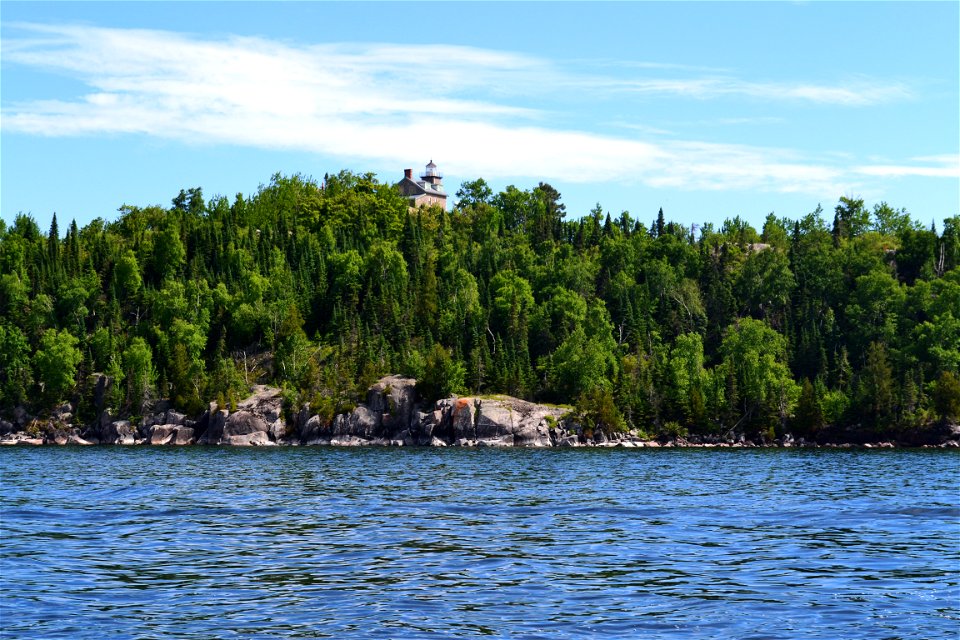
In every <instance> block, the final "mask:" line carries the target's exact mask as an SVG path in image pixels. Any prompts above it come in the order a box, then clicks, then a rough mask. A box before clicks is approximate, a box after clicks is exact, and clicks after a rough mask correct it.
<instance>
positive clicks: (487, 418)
mask: <svg viewBox="0 0 960 640" xmlns="http://www.w3.org/2000/svg"><path fill="white" fill-rule="evenodd" d="M288 409H289V408H288ZM14 414H15V422H13V423H12V422H9V421H6V420H0V446H65V445H77V446H93V445H119V446H250V447H278V446H279V447H299V446H331V447H365V446H383V447H468V448H512V447H520V448H577V447H584V448H597V449H600V448H622V449H672V448H676V449H694V448H697V449H712V448H717V449H750V448H776V449H787V448H798V449H821V448H822V449H922V448H925V449H935V448H941V449H956V448H960V424H949V423H946V422H942V423H935V424H932V425H927V426H926V427H922V428H913V429H903V430H901V431H900V433H899V434H897V435H896V436H893V437H892V436H891V435H890V434H884V435H882V436H881V434H873V433H871V432H870V431H868V430H864V429H862V428H861V429H858V430H845V431H843V430H839V429H829V428H827V429H824V430H821V431H820V432H819V433H818V434H817V435H816V437H812V438H809V439H806V438H804V437H796V438H795V437H794V436H793V435H791V434H790V433H786V434H784V435H782V436H781V437H779V438H776V439H770V438H767V437H760V438H756V439H750V438H747V437H746V436H745V434H742V433H741V434H737V435H733V434H729V435H726V436H719V435H716V434H714V435H690V436H687V435H674V436H661V437H651V436H649V435H648V434H646V433H643V432H641V431H636V430H634V431H627V432H606V431H604V430H603V429H601V428H594V427H592V426H590V425H584V424H582V423H581V422H579V421H578V418H577V416H576V415H575V414H574V413H573V412H572V411H571V410H570V408H568V407H561V406H556V405H545V404H536V403H533V402H527V401H525V400H520V399H518V398H512V397H510V396H476V397H474V396H467V397H460V396H452V397H449V398H443V399H441V400H438V401H436V402H434V403H423V402H421V401H420V400H419V398H418V397H417V393H416V380H415V379H413V378H405V377H402V376H396V375H394V376H386V377H384V378H381V379H380V380H379V381H377V382H376V383H375V384H374V385H372V386H371V387H370V388H369V389H368V391H367V396H366V401H365V402H361V403H359V404H358V405H357V406H356V407H355V408H354V409H353V410H352V411H350V412H348V413H342V414H338V415H335V416H334V417H333V418H331V419H328V420H324V419H322V418H321V416H319V415H317V414H316V413H314V412H312V411H311V410H310V406H309V405H304V406H302V407H300V409H299V411H297V412H296V414H294V415H293V416H292V419H288V418H290V417H291V414H290V412H289V411H287V412H286V416H287V417H285V412H284V407H283V401H282V397H281V391H280V389H278V388H276V387H269V386H264V385H255V386H254V387H253V388H252V389H251V394H250V395H249V396H248V397H247V398H246V399H244V400H243V401H241V402H239V403H237V405H236V407H234V409H233V410H232V411H230V410H227V409H221V408H220V407H219V406H218V405H217V403H215V402H211V403H210V404H209V405H208V407H207V410H206V411H204V412H203V414H201V415H199V416H194V417H190V416H187V415H186V414H184V413H181V412H179V411H177V410H176V409H175V408H174V407H172V406H171V405H170V403H169V402H168V401H159V402H157V403H155V404H154V406H153V407H152V409H151V411H149V412H145V415H144V416H143V417H142V418H140V419H139V420H136V424H135V423H133V422H131V420H129V419H125V418H122V417H120V416H115V415H113V413H112V411H111V410H110V409H109V408H101V409H100V410H99V412H98V417H97V419H96V420H94V421H93V422H92V423H90V424H76V422H77V421H76V419H75V416H74V414H73V407H72V406H71V405H69V404H66V405H63V406H61V407H59V408H58V409H57V410H56V411H55V412H54V413H53V415H51V416H50V417H49V418H44V419H38V418H34V417H31V416H29V415H28V414H27V413H26V411H25V410H23V409H22V408H18V409H17V410H15V411H14ZM871 436H875V437H871Z"/></svg>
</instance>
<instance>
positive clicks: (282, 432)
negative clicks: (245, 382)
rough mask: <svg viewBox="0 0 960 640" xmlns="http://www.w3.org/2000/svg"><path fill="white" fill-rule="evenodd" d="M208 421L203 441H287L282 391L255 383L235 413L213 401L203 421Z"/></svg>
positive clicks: (265, 443)
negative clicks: (223, 408) (250, 392)
mask: <svg viewBox="0 0 960 640" xmlns="http://www.w3.org/2000/svg"><path fill="white" fill-rule="evenodd" d="M204 421H206V423H207V424H206V429H205V430H204V434H203V436H202V437H201V439H200V441H199V442H200V443H202V444H226V445H234V446H271V445H275V444H277V443H279V442H281V441H283V440H284V439H285V437H286V432H287V425H286V423H285V422H284V420H283V406H282V398H281V397H280V390H279V389H277V388H275V387H267V386H263V385H257V386H255V387H254V388H253V393H252V394H251V395H250V396H249V397H248V398H247V399H245V400H243V401H242V402H240V403H239V404H238V405H237V410H236V411H234V412H233V413H230V412H228V411H226V410H221V409H218V408H217V406H216V404H215V403H213V404H211V406H210V408H209V409H208V410H207V413H206V414H205V415H204V416H203V418H201V420H200V422H204Z"/></svg>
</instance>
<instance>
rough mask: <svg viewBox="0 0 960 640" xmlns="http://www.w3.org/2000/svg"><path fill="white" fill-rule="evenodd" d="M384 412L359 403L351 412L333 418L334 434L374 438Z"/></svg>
mask: <svg viewBox="0 0 960 640" xmlns="http://www.w3.org/2000/svg"><path fill="white" fill-rule="evenodd" d="M382 418H383V414H380V413H375V412H374V411H372V410H371V409H370V408H369V407H367V406H366V405H363V404H361V405H359V406H358V407H357V408H356V409H354V410H353V411H351V412H350V413H346V414H340V415H338V416H337V417H336V418H334V419H333V435H334V436H335V437H339V436H353V437H356V438H365V439H372V438H374V437H375V436H376V435H377V431H378V429H379V427H380V424H381V420H382Z"/></svg>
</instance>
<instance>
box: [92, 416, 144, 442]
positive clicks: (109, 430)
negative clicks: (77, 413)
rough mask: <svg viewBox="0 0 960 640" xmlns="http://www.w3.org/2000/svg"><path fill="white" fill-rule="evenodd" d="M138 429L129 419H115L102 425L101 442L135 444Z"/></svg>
mask: <svg viewBox="0 0 960 640" xmlns="http://www.w3.org/2000/svg"><path fill="white" fill-rule="evenodd" d="M136 439H137V430H136V428H135V427H133V426H131V424H130V421H129V420H114V421H112V422H109V423H107V424H106V425H102V426H101V427H100V443H101V444H134V443H135V442H136Z"/></svg>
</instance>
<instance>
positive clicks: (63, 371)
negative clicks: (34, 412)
mask: <svg viewBox="0 0 960 640" xmlns="http://www.w3.org/2000/svg"><path fill="white" fill-rule="evenodd" d="M78 343H79V341H78V340H77V339H76V338H75V337H73V335H71V334H70V333H69V332H68V331H65V330H61V331H57V330H55V329H47V330H46V331H45V332H44V333H43V336H42V337H41V338H40V344H39V347H38V349H37V351H36V353H35V354H34V356H33V365H34V368H35V369H36V372H37V380H38V381H39V382H40V386H41V391H42V393H43V395H44V397H45V398H46V399H47V401H48V402H50V403H54V402H57V401H59V400H63V399H64V398H65V397H66V395H67V394H68V393H69V392H70V391H71V390H72V389H73V386H74V384H75V383H76V377H77V366H78V365H79V364H80V361H81V360H82V359H83V354H82V353H81V352H80V350H79V349H77V344H78Z"/></svg>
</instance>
